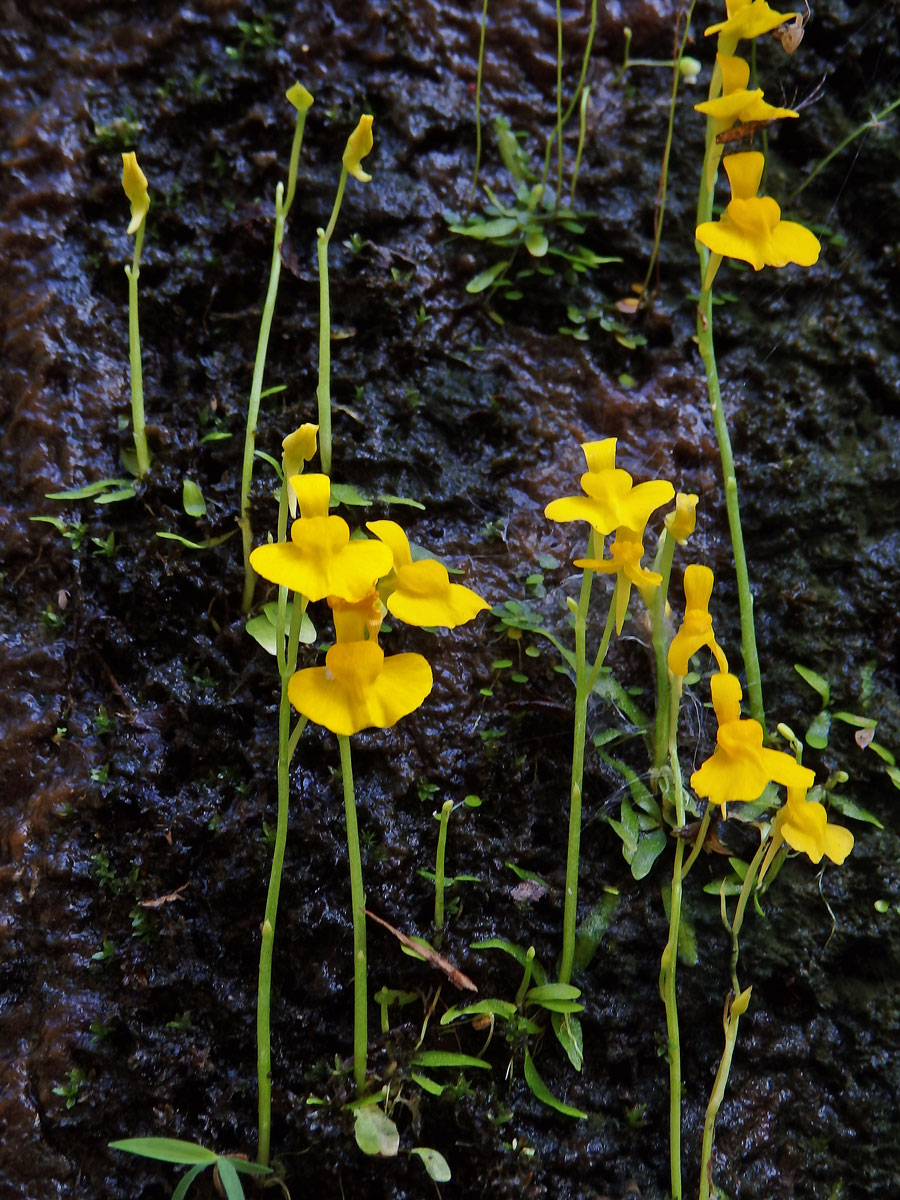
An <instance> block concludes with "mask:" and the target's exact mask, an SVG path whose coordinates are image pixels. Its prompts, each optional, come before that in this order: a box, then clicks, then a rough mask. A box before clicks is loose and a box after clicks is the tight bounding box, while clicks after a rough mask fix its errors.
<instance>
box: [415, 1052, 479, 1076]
mask: <svg viewBox="0 0 900 1200" xmlns="http://www.w3.org/2000/svg"><path fill="white" fill-rule="evenodd" d="M412 1065H413V1066H414V1067H428V1068H434V1067H451V1068H454V1067H455V1068H457V1069H464V1068H465V1067H477V1068H479V1069H480V1070H483V1071H489V1070H490V1069H491V1064H490V1063H489V1062H485V1061H484V1059H483V1058H476V1057H475V1056H474V1055H473V1054H458V1053H457V1052H456V1051H455V1050H420V1051H419V1052H418V1054H416V1055H415V1057H414V1058H413V1060H412Z"/></svg>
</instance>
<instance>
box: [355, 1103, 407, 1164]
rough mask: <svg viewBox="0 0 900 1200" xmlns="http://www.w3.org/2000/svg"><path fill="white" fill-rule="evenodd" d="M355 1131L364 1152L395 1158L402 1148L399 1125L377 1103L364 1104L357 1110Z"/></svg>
mask: <svg viewBox="0 0 900 1200" xmlns="http://www.w3.org/2000/svg"><path fill="white" fill-rule="evenodd" d="M353 1133H354V1136H355V1138H356V1144H357V1146H359V1148H360V1150H362V1152H363V1154H370V1155H373V1156H377V1157H380V1158H394V1157H395V1156H396V1154H397V1151H398V1150H399V1149H400V1134H399V1133H398V1132H397V1126H396V1125H395V1124H394V1122H393V1121H392V1120H391V1118H390V1117H388V1116H386V1115H385V1113H383V1112H382V1111H381V1109H380V1108H379V1107H378V1105H377V1104H364V1105H363V1106H362V1107H361V1108H358V1109H357V1110H356V1118H355V1123H354V1127H353Z"/></svg>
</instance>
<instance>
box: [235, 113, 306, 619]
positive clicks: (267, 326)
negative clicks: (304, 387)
mask: <svg viewBox="0 0 900 1200" xmlns="http://www.w3.org/2000/svg"><path fill="white" fill-rule="evenodd" d="M305 127H306V113H305V111H304V112H298V113H297V120H296V123H295V125H294V140H293V143H292V145H291V158H290V165H289V167H288V187H287V198H286V199H285V194H284V184H283V183H279V184H278V186H277V187H276V188H275V233H274V236H273V239H272V260H271V264H270V266H269V283H268V287H267V288H266V298H265V302H264V303H263V311H262V317H261V318H260V322H259V337H258V338H257V342H256V358H255V359H254V361H253V378H252V380H251V383H250V400H249V402H248V404H247V428H246V431H245V433H244V458H243V462H242V464H241V515H240V517H239V518H238V525H239V526H240V529H241V543H242V547H243V552H244V594H243V599H242V602H241V608H242V610H243V611H244V612H245V613H247V612H249V611H250V609H251V608H252V607H253V593H254V591H255V590H256V572H255V571H254V570H253V568H252V567H251V566H250V552H251V550H252V549H253V529H252V526H251V523H250V489H251V487H252V486H253V456H254V453H255V451H256V430H257V427H258V425H259V406H260V401H261V399H262V388H263V379H264V376H265V372H266V356H267V354H268V349H269V335H270V333H271V331H272V320H273V318H274V316H275V301H276V300H277V299H278V281H279V279H280V278H281V244H282V242H283V241H284V225H285V221H286V220H287V217H288V213H289V212H290V210H291V205H292V204H293V202H294V194H295V192H296V190H297V168H298V164H299V161H300V147H301V145H302V143H303V130H304V129H305Z"/></svg>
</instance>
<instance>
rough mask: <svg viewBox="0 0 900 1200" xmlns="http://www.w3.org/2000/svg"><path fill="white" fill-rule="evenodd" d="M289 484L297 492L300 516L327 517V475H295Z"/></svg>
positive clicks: (329, 489) (329, 493)
mask: <svg viewBox="0 0 900 1200" xmlns="http://www.w3.org/2000/svg"><path fill="white" fill-rule="evenodd" d="M291 486H292V487H293V489H294V491H295V492H296V494H297V502H298V503H299V505H300V516H301V517H327V516H328V506H329V504H330V503H331V480H330V479H329V478H328V476H327V475H315V474H312V475H296V476H292V477H291Z"/></svg>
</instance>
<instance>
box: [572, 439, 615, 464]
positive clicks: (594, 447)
mask: <svg viewBox="0 0 900 1200" xmlns="http://www.w3.org/2000/svg"><path fill="white" fill-rule="evenodd" d="M617 441H618V438H602V439H601V440H600V441H599V442H582V444H581V449H582V450H583V451H584V457H585V461H586V462H587V468H588V470H589V471H594V472H597V471H612V470H614V469H615V465H616V442H617Z"/></svg>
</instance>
